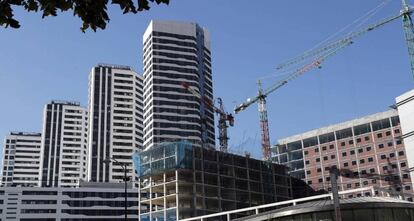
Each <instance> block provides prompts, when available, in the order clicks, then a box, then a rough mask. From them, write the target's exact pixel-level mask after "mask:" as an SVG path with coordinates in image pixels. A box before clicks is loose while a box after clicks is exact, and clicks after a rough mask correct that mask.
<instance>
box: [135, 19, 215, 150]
mask: <svg viewBox="0 0 414 221" xmlns="http://www.w3.org/2000/svg"><path fill="white" fill-rule="evenodd" d="M143 48H144V51H143V56H144V58H143V66H144V147H145V148H146V149H148V148H151V147H152V146H154V144H156V143H162V142H164V141H179V140H188V141H190V142H192V143H193V144H195V145H198V146H201V144H205V145H206V146H207V147H214V146H215V135H214V112H213V108H212V107H211V106H208V105H206V104H205V103H204V102H202V101H200V100H199V99H197V98H196V97H195V96H194V95H192V94H191V93H189V92H188V91H186V90H185V89H184V88H183V87H182V83H183V82H186V83H187V84H188V85H190V86H191V87H193V88H194V89H195V90H197V91H198V92H199V94H200V95H201V96H202V97H205V98H207V99H209V100H213V82H212V73H211V52H210V37H209V33H208V31H207V30H206V29H205V28H202V27H200V26H199V25H198V24H195V23H184V22H172V21H151V23H150V24H149V26H148V28H147V30H146V31H145V33H144V36H143Z"/></svg>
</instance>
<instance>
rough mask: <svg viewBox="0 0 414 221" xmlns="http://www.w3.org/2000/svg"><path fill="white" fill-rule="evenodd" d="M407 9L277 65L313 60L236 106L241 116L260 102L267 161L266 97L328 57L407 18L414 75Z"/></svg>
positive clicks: (412, 33) (409, 10)
mask: <svg viewBox="0 0 414 221" xmlns="http://www.w3.org/2000/svg"><path fill="white" fill-rule="evenodd" d="M402 4H403V9H402V10H401V11H400V13H399V14H397V15H394V16H391V17H388V18H386V19H383V20H381V21H379V22H377V23H374V24H371V25H368V26H367V27H365V28H362V29H360V30H358V31H355V32H351V33H349V34H347V35H345V36H344V37H343V38H341V39H339V40H336V41H332V42H329V43H327V44H324V45H322V46H320V47H317V48H314V49H311V50H308V51H306V52H305V53H303V54H301V55H299V56H298V57H296V58H293V59H290V60H287V61H286V62H284V63H282V64H280V65H278V66H277V69H278V70H281V69H283V68H286V67H288V66H292V65H297V64H300V63H301V62H304V61H309V60H311V61H310V62H307V63H305V65H302V66H300V67H299V68H297V69H296V70H294V71H293V72H291V73H289V74H288V75H287V77H286V78H284V79H283V80H281V81H278V82H276V83H274V84H273V85H272V86H270V87H269V88H268V89H266V90H263V89H262V87H261V82H260V81H259V82H258V85H259V90H258V94H257V95H256V96H255V97H253V98H248V99H247V100H246V102H244V103H242V104H240V105H238V106H236V108H235V109H234V112H235V113H236V114H237V113H239V112H241V111H243V110H245V109H246V108H247V107H249V106H250V105H252V104H253V103H256V102H258V106H259V108H258V109H259V116H260V131H261V145H262V152H263V158H264V159H265V160H270V159H271V152H270V138H269V121H268V117H267V109H266V98H267V96H269V94H271V93H273V92H274V91H276V90H278V89H280V88H281V87H283V86H284V85H286V84H287V83H289V82H290V81H292V80H294V79H296V78H297V77H299V76H301V75H303V74H304V73H306V72H308V71H310V70H312V69H314V68H320V67H321V64H322V62H324V61H325V60H326V59H327V58H328V57H330V56H333V55H335V54H336V53H337V52H338V51H340V50H342V49H343V48H345V47H347V46H349V45H350V44H352V43H353V42H354V39H355V38H357V37H359V36H361V35H364V34H366V33H368V32H370V31H372V30H375V29H377V28H379V27H382V26H384V25H385V24H388V23H390V22H392V21H394V20H396V19H398V18H401V17H402V18H403V19H402V20H403V27H404V32H405V38H406V42H407V46H408V54H409V58H410V63H411V72H412V74H413V76H414V27H413V23H412V19H411V14H412V12H413V8H412V7H409V6H408V4H407V2H406V1H405V0H402Z"/></svg>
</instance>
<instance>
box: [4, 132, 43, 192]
mask: <svg viewBox="0 0 414 221" xmlns="http://www.w3.org/2000/svg"><path fill="white" fill-rule="evenodd" d="M40 145H41V134H40V133H26V132H11V133H10V135H7V136H6V138H5V139H4V146H3V164H2V165H3V169H2V176H1V177H2V178H1V185H2V186H32V187H33V186H38V184H39V177H40V176H39V173H40Z"/></svg>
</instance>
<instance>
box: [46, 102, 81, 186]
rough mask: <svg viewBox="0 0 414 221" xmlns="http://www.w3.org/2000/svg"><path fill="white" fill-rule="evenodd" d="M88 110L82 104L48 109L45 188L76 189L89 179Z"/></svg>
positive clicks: (55, 103) (56, 106) (69, 103)
mask: <svg viewBox="0 0 414 221" xmlns="http://www.w3.org/2000/svg"><path fill="white" fill-rule="evenodd" d="M87 117H88V115H87V110H86V108H84V107H81V106H79V103H75V102H67V101H52V102H51V103H49V104H47V105H45V108H44V120H43V134H42V135H43V136H42V161H41V165H42V167H41V168H42V170H41V181H40V182H41V186H49V187H51V186H54V187H57V186H62V187H74V186H77V185H79V182H80V181H81V180H86V175H87V171H86V170H87V163H88V162H87V155H88V152H87V151H88V149H87V122H88V121H87Z"/></svg>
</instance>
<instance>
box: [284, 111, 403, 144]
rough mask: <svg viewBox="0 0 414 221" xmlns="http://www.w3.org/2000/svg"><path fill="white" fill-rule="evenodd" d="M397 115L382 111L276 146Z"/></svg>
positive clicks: (293, 137) (290, 138)
mask: <svg viewBox="0 0 414 221" xmlns="http://www.w3.org/2000/svg"><path fill="white" fill-rule="evenodd" d="M397 115H398V112H397V111H396V110H388V111H384V112H380V113H376V114H371V115H368V116H364V117H361V118H357V119H353V120H349V121H345V122H342V123H338V124H333V125H329V126H326V127H322V128H318V129H315V130H311V131H308V132H305V133H301V134H296V135H293V136H289V137H286V138H283V139H279V140H278V144H286V143H290V142H293V141H297V140H301V139H306V138H310V137H314V136H318V135H321V134H325V133H329V132H333V131H338V130H342V129H346V128H350V127H353V126H357V125H361V124H366V123H369V122H373V121H377V120H381V119H384V118H389V117H393V116H397Z"/></svg>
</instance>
